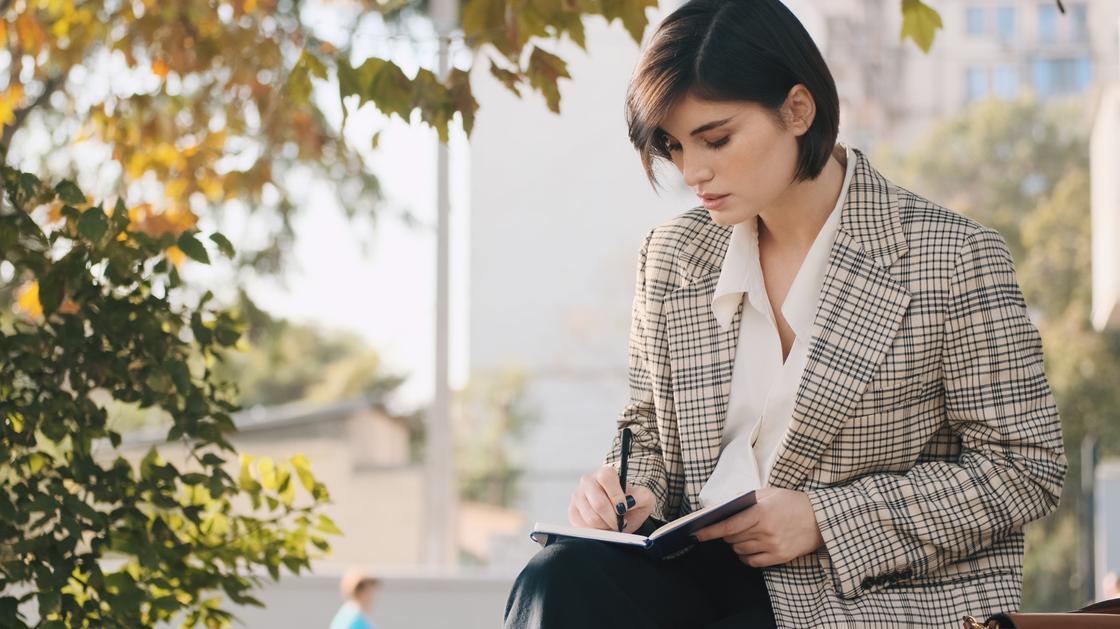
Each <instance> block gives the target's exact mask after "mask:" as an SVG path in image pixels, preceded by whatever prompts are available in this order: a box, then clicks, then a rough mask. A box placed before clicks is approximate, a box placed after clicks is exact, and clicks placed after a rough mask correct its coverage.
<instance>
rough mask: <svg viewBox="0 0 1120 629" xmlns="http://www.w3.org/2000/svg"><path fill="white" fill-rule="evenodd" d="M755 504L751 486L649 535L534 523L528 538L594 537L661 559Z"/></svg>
mask: <svg viewBox="0 0 1120 629" xmlns="http://www.w3.org/2000/svg"><path fill="white" fill-rule="evenodd" d="M754 503H755V495H754V490H753V489H752V490H750V491H748V492H746V493H742V494H739V495H738V496H735V497H733V498H731V499H729V500H726V501H724V502H721V503H719V504H715V505H709V506H707V507H704V508H703V509H698V510H696V511H693V512H692V513H689V514H688V515H685V516H682V517H679V518H677V519H676V520H673V521H672V522H667V523H665V524H664V525H662V526H660V527H658V528H657V529H656V530H654V531H653V532H652V533H650V534H649V535H637V534H635V533H619V532H618V531H604V530H602V529H591V528H582V527H578V526H566V525H561V524H542V523H540V522H537V523H536V524H534V525H533V530H532V532H531V533H529V538H530V539H532V540H533V541H534V542H537V543H538V544H540V545H541V546H542V547H543V546H548V545H549V544H551V543H553V542H555V541H557V540H560V539H565V538H577V539H593V540H598V541H600V542H607V543H609V544H620V545H622V546H627V547H632V548H636V549H638V550H642V551H644V552H645V553H647V554H649V555H651V556H653V557H658V558H663V557H667V556H669V555H671V554H674V553H676V552H677V551H679V550H683V549H684V548H686V547H688V546H691V545H692V544H693V543H695V542H696V540H695V539H694V538H693V537H692V535H693V533H695V532H696V531H699V530H700V529H702V528H704V527H705V526H708V525H710V524H715V523H716V522H719V521H720V520H723V519H725V518H728V517H730V516H732V515H735V514H736V513H739V512H740V511H742V510H744V509H748V508H750V507H751V505H753V504H754Z"/></svg>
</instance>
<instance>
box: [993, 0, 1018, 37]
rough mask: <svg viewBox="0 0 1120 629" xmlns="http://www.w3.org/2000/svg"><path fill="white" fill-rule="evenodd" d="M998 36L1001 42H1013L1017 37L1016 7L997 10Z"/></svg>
mask: <svg viewBox="0 0 1120 629" xmlns="http://www.w3.org/2000/svg"><path fill="white" fill-rule="evenodd" d="M996 35H998V36H999V39H1000V41H1011V39H1012V38H1013V37H1015V7H999V8H998V9H996Z"/></svg>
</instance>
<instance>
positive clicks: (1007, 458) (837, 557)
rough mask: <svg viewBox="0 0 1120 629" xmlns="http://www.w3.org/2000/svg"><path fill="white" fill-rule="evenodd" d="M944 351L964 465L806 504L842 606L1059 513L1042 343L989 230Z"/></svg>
mask: <svg viewBox="0 0 1120 629" xmlns="http://www.w3.org/2000/svg"><path fill="white" fill-rule="evenodd" d="M944 342H945V346H944V353H943V356H942V370H943V385H944V404H945V417H946V421H947V422H948V424H949V426H950V428H951V429H952V431H953V433H954V434H955V435H956V436H958V437H959V438H960V440H961V451H960V456H959V458H958V459H956V460H952V461H948V460H946V461H923V462H921V463H918V464H916V465H914V466H913V467H912V468H911V469H910V470H908V471H907V472H906V473H905V474H897V473H878V474H869V475H867V476H863V477H860V478H858V479H856V480H854V481H852V482H850V483H847V484H844V485H840V486H833V487H826V488H821V489H814V490H810V491H808V492H807V493H808V495H809V499H810V501H811V503H812V505H813V509H814V514H815V517H816V520H817V524H818V526H819V527H820V530H821V536H822V538H823V539H824V542H825V547H826V549H827V551H828V553H829V558H830V560H831V561H832V565H833V570H834V574H833V578H834V581H835V585H836V588H837V590H838V592H839V594H840V596H841V597H842V598H855V597H857V596H859V595H860V594H862V593H864V592H867V591H870V590H874V589H878V588H880V587H883V586H885V585H887V584H889V583H890V581H892V580H893V579H898V578H909V577H910V576H921V575H924V574H925V573H928V572H930V571H933V570H936V569H938V568H939V567H941V566H943V565H945V564H947V563H950V562H954V561H958V560H961V559H963V558H965V557H967V556H969V555H970V554H972V553H974V552H976V551H978V550H981V549H984V548H986V547H988V546H990V545H992V543H993V542H994V541H997V540H999V539H1000V538H1002V537H1003V536H1005V535H1007V534H1009V533H1011V532H1013V531H1016V530H1019V529H1021V527H1022V526H1023V525H1025V524H1026V523H1027V522H1030V521H1032V520H1035V519H1038V518H1041V517H1043V516H1044V515H1046V514H1048V513H1050V512H1051V511H1053V510H1054V508H1055V507H1056V506H1057V504H1058V500H1059V497H1060V495H1061V491H1062V484H1063V480H1064V477H1065V472H1066V467H1067V461H1066V456H1065V451H1064V448H1063V445H1062V433H1061V424H1060V421H1059V416H1058V409H1057V405H1056V403H1055V401H1054V397H1053V394H1052V392H1051V390H1050V386H1049V384H1048V383H1047V380H1046V375H1045V373H1044V371H1043V353H1042V339H1041V338H1040V336H1039V333H1038V329H1037V328H1036V327H1035V325H1034V324H1033V323H1032V322H1031V320H1030V318H1029V317H1028V316H1027V309H1026V303H1025V301H1024V299H1023V295H1022V291H1021V290H1020V287H1019V284H1018V282H1017V281H1016V278H1015V268H1014V263H1013V262H1012V258H1011V253H1010V252H1009V251H1008V248H1007V244H1006V243H1005V242H1004V240H1003V238H1002V236H1000V234H999V233H998V232H996V231H995V230H993V229H991V228H988V227H983V226H982V227H980V228H978V229H977V230H976V231H974V232H973V233H971V234H970V235H969V236H968V237H967V238H966V239H965V240H964V243H963V245H962V248H961V250H960V252H959V255H958V256H957V259H956V263H955V268H954V270H953V275H952V280H951V285H950V286H949V299H948V303H947V310H946V313H945V320H944Z"/></svg>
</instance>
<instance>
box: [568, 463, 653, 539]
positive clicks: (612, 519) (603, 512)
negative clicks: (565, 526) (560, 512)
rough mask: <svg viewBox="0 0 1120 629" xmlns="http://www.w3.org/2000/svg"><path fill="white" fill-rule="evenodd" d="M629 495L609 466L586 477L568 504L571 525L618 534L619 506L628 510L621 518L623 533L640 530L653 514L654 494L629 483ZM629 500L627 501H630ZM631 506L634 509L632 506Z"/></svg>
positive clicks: (580, 482) (627, 489)
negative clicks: (623, 489)
mask: <svg viewBox="0 0 1120 629" xmlns="http://www.w3.org/2000/svg"><path fill="white" fill-rule="evenodd" d="M627 485H628V486H627V488H626V492H625V493H623V491H622V486H621V485H620V484H619V482H618V472H616V471H615V469H614V468H613V467H611V466H610V465H604V466H603V467H601V468H599V469H598V470H596V471H594V472H591V473H589V474H584V475H583V476H582V477H581V478H580V479H579V486H578V487H577V488H576V490H575V491H574V492H573V493H572V501H571V503H570V504H568V521H569V522H570V523H571V524H572V526H578V527H582V528H589V529H602V530H605V531H617V530H618V511H617V505H618V504H619V503H621V504H622V505H623V506H624V507H627V508H626V510H625V512H624V513H623V515H622V517H623V519H624V520H625V526H624V527H623V529H622V530H623V532H625V533H633V532H634V531H636V530H638V527H640V526H641V525H642V524H643V523H644V522H645V521H646V518H648V517H649V516H650V514H651V513H652V512H653V505H654V502H655V499H654V496H653V492H652V491H650V490H649V489H647V488H646V487H644V486H642V485H635V484H633V483H627ZM628 497H629V498H630V500H627V498H628ZM631 505H632V506H631Z"/></svg>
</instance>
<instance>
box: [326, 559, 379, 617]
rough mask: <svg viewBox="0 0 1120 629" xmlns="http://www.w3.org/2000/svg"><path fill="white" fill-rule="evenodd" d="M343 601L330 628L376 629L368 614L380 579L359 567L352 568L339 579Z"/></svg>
mask: <svg viewBox="0 0 1120 629" xmlns="http://www.w3.org/2000/svg"><path fill="white" fill-rule="evenodd" d="M338 586H339V591H340V592H341V593H342V598H343V599H344V600H343V603H342V606H341V607H339V608H338V612H336V613H335V615H334V619H333V620H331V626H330V629H375V627H374V626H373V623H371V622H370V621H369V620H368V618H367V616H368V614H369V613H370V611H371V610H372V609H373V598H374V594H375V593H376V591H377V589H378V587H379V586H380V581H378V580H377V579H376V578H374V577H371V576H369V575H368V574H367V573H365V572H364V571H362V570H360V569H358V568H351V569H349V570H347V571H346V573H345V574H343V575H342V578H341V579H339V583H338Z"/></svg>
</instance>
